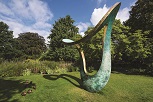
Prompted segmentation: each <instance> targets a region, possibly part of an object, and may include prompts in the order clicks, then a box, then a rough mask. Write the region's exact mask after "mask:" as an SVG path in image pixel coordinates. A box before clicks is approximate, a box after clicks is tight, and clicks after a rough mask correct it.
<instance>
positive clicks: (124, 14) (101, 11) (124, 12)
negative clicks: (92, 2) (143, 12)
mask: <svg viewBox="0 0 153 102" xmlns="http://www.w3.org/2000/svg"><path fill="white" fill-rule="evenodd" d="M109 9H110V7H107V6H106V4H105V5H104V6H103V8H95V9H94V11H93V13H92V15H91V18H90V21H91V23H92V24H93V25H94V26H95V25H96V24H97V23H98V22H99V21H100V20H101V18H102V17H103V16H104V15H105V14H106V13H107V11H108V10H109ZM129 10H130V9H129V8H127V7H126V8H123V9H120V10H119V12H118V14H117V16H116V19H120V20H121V22H123V21H125V20H127V19H128V18H129Z"/></svg>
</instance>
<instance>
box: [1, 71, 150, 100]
mask: <svg viewBox="0 0 153 102" xmlns="http://www.w3.org/2000/svg"><path fill="white" fill-rule="evenodd" d="M25 80H29V81H32V83H34V84H35V85H36V90H34V89H33V92H32V93H30V94H27V95H26V96H22V95H21V92H23V91H27V90H28V89H30V87H29V88H25V87H24V84H23V82H25ZM80 84H81V80H80V75H79V72H67V73H65V74H57V75H41V74H39V75H30V76H20V77H6V78H0V101H2V102H3V101H4V102H7V101H9V102H129V101H130V102H153V86H152V85H153V77H147V76H139V75H125V74H114V73H112V74H111V77H110V80H109V82H108V84H107V85H106V87H105V88H104V89H102V91H100V92H98V93H90V92H88V91H86V90H84V89H82V87H81V86H80ZM31 89H32V88H31Z"/></svg>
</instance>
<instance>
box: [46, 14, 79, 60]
mask: <svg viewBox="0 0 153 102" xmlns="http://www.w3.org/2000/svg"><path fill="white" fill-rule="evenodd" d="M73 23H74V20H73V19H72V18H71V17H70V16H69V15H67V16H66V17H65V18H60V19H59V20H58V21H55V24H53V28H52V29H51V34H50V35H49V36H48V38H49V39H50V41H49V51H48V52H47V53H46V57H47V59H50V60H55V61H60V60H64V61H74V60H75V58H76V53H77V51H76V49H74V48H73V47H72V46H67V45H64V43H63V42H62V39H64V38H68V39H73V40H75V38H76V37H77V36H78V28H77V27H76V26H74V25H73Z"/></svg>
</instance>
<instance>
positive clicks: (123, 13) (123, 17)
mask: <svg viewBox="0 0 153 102" xmlns="http://www.w3.org/2000/svg"><path fill="white" fill-rule="evenodd" d="M129 11H130V9H129V8H127V7H126V8H123V9H121V10H119V12H118V14H117V16H116V19H120V21H121V22H124V21H126V20H127V19H128V18H129Z"/></svg>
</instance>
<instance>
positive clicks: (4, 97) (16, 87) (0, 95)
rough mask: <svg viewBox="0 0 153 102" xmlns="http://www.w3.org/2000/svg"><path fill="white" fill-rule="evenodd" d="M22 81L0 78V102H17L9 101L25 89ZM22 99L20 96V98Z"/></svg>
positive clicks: (16, 101)
mask: <svg viewBox="0 0 153 102" xmlns="http://www.w3.org/2000/svg"><path fill="white" fill-rule="evenodd" d="M22 82H23V80H14V79H12V80H11V79H9V80H8V79H4V78H0V102H19V100H18V99H14V100H10V99H11V98H12V97H13V96H14V95H16V94H20V93H21V92H22V91H24V90H25V89H26V88H25V87H24V83H22ZM21 97H22V96H21Z"/></svg>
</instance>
